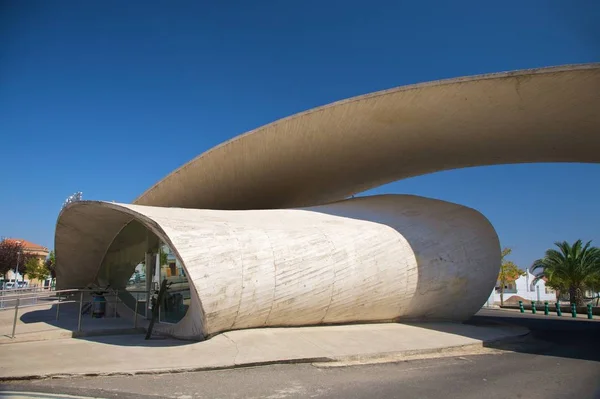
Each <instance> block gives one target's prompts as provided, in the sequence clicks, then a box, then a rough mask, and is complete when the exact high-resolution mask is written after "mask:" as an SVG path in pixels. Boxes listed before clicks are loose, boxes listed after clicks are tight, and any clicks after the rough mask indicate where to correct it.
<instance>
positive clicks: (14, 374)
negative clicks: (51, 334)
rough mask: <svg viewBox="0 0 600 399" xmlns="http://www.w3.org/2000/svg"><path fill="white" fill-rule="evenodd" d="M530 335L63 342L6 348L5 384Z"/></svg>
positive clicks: (321, 333) (305, 330)
mask: <svg viewBox="0 0 600 399" xmlns="http://www.w3.org/2000/svg"><path fill="white" fill-rule="evenodd" d="M527 332H528V330H526V329H523V328H514V327H503V326H499V327H476V326H472V325H464V324H452V323H427V324H410V325H409V324H393V323H386V324H361V325H345V326H321V327H302V328H266V329H250V330H240V331H231V332H228V333H224V334H220V335H217V336H215V337H213V338H211V339H209V340H207V341H204V342H184V341H178V340H171V339H156V338H155V339H152V340H149V341H145V340H144V337H143V335H121V336H104V337H93V338H92V337H89V338H81V339H57V340H52V341H38V342H27V343H14V344H12V345H2V347H1V350H2V355H1V356H0V380H9V379H24V378H43V377H51V376H77V375H113V374H137V373H166V372H181V371H197V370H211V369H220V368H233V367H240V366H253V365H261V364H272V363H282V362H288V363H290V362H331V361H349V360H357V359H361V358H378V357H386V356H387V357H390V356H394V355H402V354H405V355H406V354H419V353H431V352H440V351H445V350H448V349H451V348H461V347H465V346H467V347H469V346H473V347H482V346H484V345H485V344H486V343H490V342H494V341H499V340H503V339H508V338H511V337H517V336H522V335H525V334H526V333H527Z"/></svg>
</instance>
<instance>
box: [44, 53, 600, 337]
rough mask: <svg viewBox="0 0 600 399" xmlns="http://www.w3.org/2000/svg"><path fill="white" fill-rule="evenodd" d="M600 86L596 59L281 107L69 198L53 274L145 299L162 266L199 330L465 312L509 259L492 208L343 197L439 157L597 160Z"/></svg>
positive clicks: (175, 308) (188, 322) (172, 302)
mask: <svg viewBox="0 0 600 399" xmlns="http://www.w3.org/2000/svg"><path fill="white" fill-rule="evenodd" d="M599 89H600V66H599V65H577V66H563V67H555V68H546V69H537V70H527V71H517V72H509V73H499V74H492V75H483V76H475V77H468V78H459V79H450V80H444V81H438V82H431V83H423V84H417V85H412V86H406V87H400V88H396V89H391V90H386V91H382V92H377V93H372V94H367V95H363V96H359V97H355V98H351V99H348V100H344V101H339V102H336V103H333V104H330V105H326V106H323V107H319V108H316V109H313V110H310V111H306V112H303V113H300V114H297V115H293V116H291V117H288V118H284V119H282V120H279V121H276V122H273V123H271V124H269V125H266V126H263V127H261V128H258V129H255V130H253V131H250V132H248V133H246V134H244V135H241V136H238V137H236V138H234V139H232V140H230V141H228V142H226V143H223V144H221V145H219V146H217V147H215V148H213V149H211V150H209V151H208V152H206V153H204V154H202V155H200V156H199V157H197V158H195V159H193V160H192V161H190V162H188V163H186V164H185V165H183V166H182V167H181V168H179V169H177V170H175V171H174V172H172V173H171V174H169V175H168V176H167V177H165V178H164V179H162V180H161V181H159V182H158V183H157V184H156V185H154V186H153V187H151V188H150V189H148V190H147V191H146V192H145V193H143V194H142V195H141V196H140V197H139V198H138V199H137V200H136V201H134V203H133V204H116V203H110V202H101V201H77V202H74V203H71V204H69V205H67V206H66V207H65V208H64V209H63V210H62V211H61V213H60V215H59V219H58V222H57V228H56V237H55V249H56V257H57V265H58V268H57V271H56V272H57V286H58V287H59V288H79V287H85V286H88V285H90V284H96V285H99V286H103V287H105V286H108V285H110V287H111V288H113V289H116V290H118V294H119V296H120V297H121V298H122V299H123V301H124V302H125V303H129V304H130V305H129V306H130V307H132V306H133V304H135V302H136V298H138V299H139V294H138V293H136V294H135V295H134V294H132V293H131V292H132V291H133V290H132V289H131V288H130V287H138V288H142V289H143V290H144V291H145V292H146V298H147V297H148V292H150V291H151V290H153V289H155V288H156V287H157V285H158V284H159V282H161V281H164V280H165V279H166V280H167V281H170V282H172V283H173V284H172V285H171V287H170V288H169V291H168V295H167V299H165V303H164V304H162V305H161V306H162V308H163V312H164V314H163V316H162V317H163V318H162V321H164V323H161V328H162V330H163V331H164V332H166V333H168V334H170V335H172V336H175V337H181V338H192V339H203V338H207V337H210V336H211V335H213V334H216V333H219V332H222V331H227V330H232V329H240V328H250V327H262V326H300V325H314V324H329V323H350V322H363V321H396V320H414V319H451V320H464V319H467V318H468V317H470V316H471V315H472V314H473V313H475V312H476V311H477V309H479V308H480V307H481V306H482V305H483V304H484V303H485V301H486V299H487V298H488V297H489V293H490V291H492V290H493V288H494V284H495V282H496V278H497V274H498V269H499V265H500V245H499V241H498V237H497V235H496V232H495V231H494V229H493V227H492V226H491V225H490V223H489V222H488V220H487V219H486V218H485V217H484V216H483V215H481V214H480V213H479V212H477V211H476V210H473V209H470V208H467V207H464V206H461V205H458V204H452V203H448V202H444V201H439V200H435V199H429V198H423V197H416V196H409V195H387V196H373V197H358V198H351V199H348V198H349V197H351V196H353V195H354V194H357V193H360V192H362V191H364V190H367V189H370V188H373V187H376V186H379V185H381V184H384V183H388V182H391V181H394V180H398V179H403V178H407V177H412V176H418V175H422V174H426V173H432V172H436V171H441V170H448V169H455V168H462V167H469V166H478V165H493V164H506V163H523V162H599V161H600V134H598V132H599V131H600V113H599V112H598V109H600V96H598V92H599ZM136 270H137V273H136ZM142 272H143V273H142ZM142 274H143V276H144V278H143V281H142V277H141V276H142ZM132 281H133V283H132ZM142 296H144V295H142ZM448 304H451V305H452V306H447V305H448ZM441 305H443V306H441ZM140 311H141V312H142V313H146V314H147V306H145V307H142V309H140Z"/></svg>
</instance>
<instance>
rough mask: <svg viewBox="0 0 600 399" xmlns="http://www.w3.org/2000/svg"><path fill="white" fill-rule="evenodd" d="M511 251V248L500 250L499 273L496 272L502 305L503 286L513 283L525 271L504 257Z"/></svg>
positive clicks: (501, 304) (501, 303) (502, 303)
mask: <svg viewBox="0 0 600 399" xmlns="http://www.w3.org/2000/svg"><path fill="white" fill-rule="evenodd" d="M511 252H512V249H511V248H508V247H506V248H504V249H503V250H502V258H501V259H502V260H501V263H500V273H498V281H499V282H500V306H503V305H504V287H505V286H506V285H507V284H510V283H514V282H515V281H516V280H517V279H518V278H519V277H520V276H524V275H525V272H524V271H523V270H521V269H519V267H518V266H517V265H515V264H514V263H513V262H512V261H510V260H507V259H506V257H507V256H508V255H510V254H511Z"/></svg>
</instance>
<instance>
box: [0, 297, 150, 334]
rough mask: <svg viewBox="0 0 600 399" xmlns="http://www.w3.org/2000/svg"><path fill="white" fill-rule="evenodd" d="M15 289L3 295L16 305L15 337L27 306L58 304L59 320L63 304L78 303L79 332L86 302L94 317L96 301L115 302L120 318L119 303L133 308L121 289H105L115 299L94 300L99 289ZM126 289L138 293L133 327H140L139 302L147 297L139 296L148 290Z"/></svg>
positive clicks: (0, 309)
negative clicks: (41, 301) (32, 290)
mask: <svg viewBox="0 0 600 399" xmlns="http://www.w3.org/2000/svg"><path fill="white" fill-rule="evenodd" d="M16 290H17V289H15V290H9V291H11V295H3V296H2V300H3V301H4V303H6V302H8V301H14V302H15V305H14V318H13V323H12V333H11V335H10V337H11V338H15V336H16V328H17V320H18V316H19V310H22V309H25V308H33V307H41V306H48V305H51V306H52V305H56V315H55V320H56V321H58V320H60V308H61V305H63V306H64V305H66V304H69V303H78V304H79V306H78V312H77V330H76V331H77V332H81V331H82V327H81V324H82V318H83V313H84V312H83V310H84V303H86V304H90V308H91V309H90V313H92V317H93V304H94V302H95V303H104V306H106V305H108V304H114V307H113V309H112V311H113V312H114V313H113V317H114V318H118V317H119V316H118V305H119V303H121V304H123V305H125V306H126V307H127V309H128V310H132V309H131V308H129V307H128V306H127V304H125V302H124V301H123V300H121V299H120V298H119V290H108V291H105V292H106V293H107V294H109V295H107V296H109V297H113V296H114V299H112V298H111V299H107V298H106V297H104V296H103V297H104V299H103V300H100V301H98V300H94V297H93V294H94V293H97V292H98V291H99V290H97V289H72V290H59V291H51V290H45V291H38V292H35V294H36V295H27V294H26V293H22V294H21V295H19V294H15V293H14V291H16ZM123 291H126V292H128V293H130V294H136V295H135V296H133V295H132V297H134V299H135V306H134V309H133V328H137V327H138V313H139V304H140V302H141V303H144V304H145V302H146V300H145V299H140V298H139V295H137V294H139V293H143V294H144V295H145V294H146V291H130V290H123ZM86 293H87V294H89V295H90V297H91V299H90V300H88V301H84V297H85V294H86ZM77 294H79V298H78V299H69V298H73V297H75V296H77ZM53 297H55V298H56V299H52V300H49V301H46V302H43V303H39V302H38V300H39V299H40V298H45V299H51V298H53ZM26 300H30V301H33V303H31V304H26V305H23V302H25V301H26ZM12 309H13V307H12V306H11V307H0V312H1V311H10V310H12Z"/></svg>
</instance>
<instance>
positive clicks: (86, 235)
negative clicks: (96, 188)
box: [56, 195, 500, 338]
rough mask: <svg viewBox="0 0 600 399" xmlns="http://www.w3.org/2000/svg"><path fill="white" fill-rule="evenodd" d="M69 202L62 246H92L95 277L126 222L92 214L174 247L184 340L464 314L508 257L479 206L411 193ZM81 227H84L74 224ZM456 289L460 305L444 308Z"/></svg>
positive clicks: (179, 331) (179, 332) (74, 261)
mask: <svg viewBox="0 0 600 399" xmlns="http://www.w3.org/2000/svg"><path fill="white" fill-rule="evenodd" d="M68 209H69V211H67V212H68V213H69V215H76V217H70V218H69V217H65V218H61V222H60V223H59V225H58V227H57V242H56V245H57V247H56V249H57V251H58V250H59V249H60V250H63V248H65V249H66V248H68V247H73V248H77V249H78V251H81V250H82V249H86V250H87V251H86V252H87V253H89V254H96V255H95V258H87V259H86V263H87V264H95V265H97V267H96V268H95V269H91V268H88V269H87V270H86V275H88V276H89V275H90V273H92V274H94V275H98V269H99V268H100V265H101V264H102V257H103V256H104V254H103V252H102V251H101V249H102V248H105V246H106V244H104V243H105V242H110V240H112V239H113V238H114V237H115V236H116V235H117V234H118V232H119V227H118V225H115V227H114V228H113V229H108V228H106V229H103V230H98V229H97V228H96V225H95V224H94V223H93V221H94V220H99V219H105V220H116V219H119V218H121V220H122V223H124V224H127V223H130V222H131V220H134V219H135V220H136V221H138V222H140V223H142V224H143V225H144V226H146V227H147V228H148V229H150V230H151V231H152V232H153V233H155V234H156V235H157V236H158V237H159V238H160V239H161V240H163V241H164V242H167V243H168V244H169V246H170V247H171V248H174V251H175V252H176V253H177V256H178V257H179V259H181V261H182V262H183V264H184V266H185V268H186V270H187V273H188V277H189V278H190V279H191V281H192V282H193V285H192V287H193V290H194V293H195V295H192V302H191V305H190V308H189V310H188V312H187V314H186V315H185V317H184V318H183V319H182V320H181V321H180V322H179V323H177V324H175V325H173V326H171V327H169V328H168V329H167V332H169V333H170V334H171V335H173V336H176V337H181V338H203V337H206V336H210V335H212V334H215V333H218V332H221V331H227V330H233V329H240V328H249V327H263V326H300V325H314V324H330V323H347V322H356V321H391V320H397V319H413V320H414V319H422V318H429V319H452V320H462V319H466V318H468V317H469V316H470V315H471V314H473V313H474V312H475V311H476V310H477V309H478V308H479V307H481V304H482V303H483V302H484V301H485V299H486V296H487V293H488V292H489V290H490V289H491V288H492V287H493V282H494V280H495V277H496V275H497V267H496V265H498V264H499V262H500V244H499V242H498V238H497V236H496V233H495V231H494V229H493V227H492V226H491V225H490V223H489V222H488V221H487V219H486V218H485V217H483V216H482V215H481V214H480V213H478V212H476V211H474V210H473V209H470V208H467V207H463V206H460V205H456V204H452V203H449V202H444V201H438V200H433V199H428V198H422V197H415V196H395V195H387V196H376V197H364V198H355V199H351V200H346V201H342V202H338V203H333V204H329V205H323V206H319V207H313V208H307V209H297V210H291V209H290V210H259V211H212V210H196V209H181V208H159V207H145V206H139V205H127V204H114V203H105V202H93V201H82V202H77V203H75V204H72V205H69V207H68ZM73 230H75V231H77V232H78V234H77V235H72V234H70V231H73ZM99 233H102V235H103V236H104V237H101V236H100V235H99ZM92 237H93V238H94V239H93V240H92V239H91V238H92ZM67 240H71V241H69V242H67ZM72 240H75V241H72ZM81 259H82V258H81V257H77V256H73V257H71V258H66V257H65V258H64V259H63V263H62V264H61V269H62V270H73V269H76V268H77V267H78V265H80V264H81ZM122 260H123V261H124V262H126V259H124V258H122ZM490 265H492V267H490ZM75 277H77V276H76V275H62V272H61V275H60V276H59V277H58V278H59V281H61V280H62V283H63V284H66V283H65V282H68V285H70V286H74V285H77V282H76V281H75V280H71V281H69V280H68V279H69V278H70V279H74V278H75ZM81 281H82V282H83V281H85V280H83V279H82V280H81ZM484 287H485V289H483V288H484ZM459 297H460V301H461V306H451V307H448V306H447V301H448V300H455V299H456V298H459Z"/></svg>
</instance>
